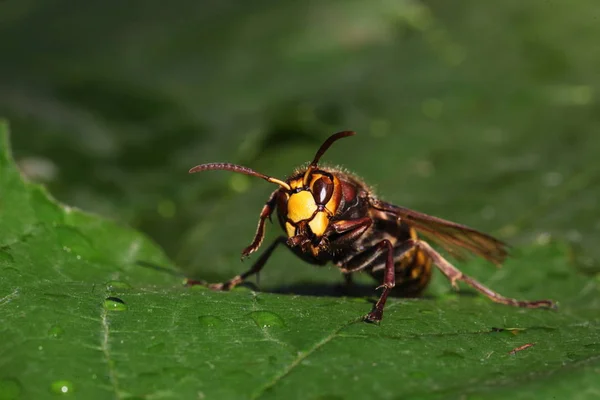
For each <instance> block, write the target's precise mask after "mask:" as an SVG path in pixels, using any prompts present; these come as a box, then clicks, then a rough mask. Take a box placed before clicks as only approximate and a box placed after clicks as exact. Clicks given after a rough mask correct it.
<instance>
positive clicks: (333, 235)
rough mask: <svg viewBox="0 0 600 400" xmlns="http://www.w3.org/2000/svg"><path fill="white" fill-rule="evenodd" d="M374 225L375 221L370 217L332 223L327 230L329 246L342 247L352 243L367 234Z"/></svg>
mask: <svg viewBox="0 0 600 400" xmlns="http://www.w3.org/2000/svg"><path fill="white" fill-rule="evenodd" d="M372 224H373V220H372V219H371V218H370V217H363V218H357V219H348V220H341V221H335V222H332V223H331V224H330V225H329V228H328V229H327V230H328V233H327V237H328V239H329V244H330V245H333V246H340V245H343V244H345V243H352V242H354V241H355V240H356V239H358V238H359V237H360V236H361V235H362V234H363V233H365V231H366V230H367V229H369V227H370V226H371V225H372Z"/></svg>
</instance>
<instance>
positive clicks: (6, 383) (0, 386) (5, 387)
mask: <svg viewBox="0 0 600 400" xmlns="http://www.w3.org/2000/svg"><path fill="white" fill-rule="evenodd" d="M20 395H21V384H20V383H19V381H18V380H16V379H12V378H8V379H0V399H3V400H4V399H6V400H13V399H18V398H19V397H20Z"/></svg>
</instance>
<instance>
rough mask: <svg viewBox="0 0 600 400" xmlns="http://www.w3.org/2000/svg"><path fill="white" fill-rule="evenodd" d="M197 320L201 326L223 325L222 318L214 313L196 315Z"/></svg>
mask: <svg viewBox="0 0 600 400" xmlns="http://www.w3.org/2000/svg"><path fill="white" fill-rule="evenodd" d="M198 322H200V325H202V326H211V327H212V326H221V325H223V319H222V318H220V317H216V316H214V315H202V316H200V317H198Z"/></svg>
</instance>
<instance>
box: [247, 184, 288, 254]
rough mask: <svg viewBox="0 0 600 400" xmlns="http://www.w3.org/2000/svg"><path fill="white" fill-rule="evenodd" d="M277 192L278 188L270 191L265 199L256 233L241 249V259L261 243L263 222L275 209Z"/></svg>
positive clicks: (263, 230)
mask: <svg viewBox="0 0 600 400" xmlns="http://www.w3.org/2000/svg"><path fill="white" fill-rule="evenodd" d="M278 192H279V189H277V190H275V191H274V192H273V193H271V196H269V200H267V203H266V204H265V205H264V207H263V209H262V211H261V212H260V217H259V219H258V227H257V228H256V234H255V235H254V239H253V240H252V243H250V246H248V247H246V248H245V249H244V251H242V259H244V258H245V257H248V256H249V255H250V254H252V253H254V252H255V251H256V250H258V248H259V247H260V245H261V244H262V241H263V239H264V238H265V222H266V220H267V218H269V219H270V218H271V213H273V210H274V209H275V201H276V199H277V193H278Z"/></svg>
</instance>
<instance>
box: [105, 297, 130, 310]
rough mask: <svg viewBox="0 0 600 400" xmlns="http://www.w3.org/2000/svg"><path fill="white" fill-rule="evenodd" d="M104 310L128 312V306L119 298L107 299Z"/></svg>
mask: <svg viewBox="0 0 600 400" xmlns="http://www.w3.org/2000/svg"><path fill="white" fill-rule="evenodd" d="M104 308H106V309H107V310H109V311H125V310H127V305H126V304H125V302H124V301H123V300H121V299H120V298H118V297H107V298H106V300H104Z"/></svg>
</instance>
